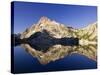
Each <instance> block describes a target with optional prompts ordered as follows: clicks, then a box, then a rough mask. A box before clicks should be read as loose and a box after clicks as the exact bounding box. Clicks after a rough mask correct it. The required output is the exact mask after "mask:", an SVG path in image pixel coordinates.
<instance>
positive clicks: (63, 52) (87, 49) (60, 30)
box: [20, 17, 97, 64]
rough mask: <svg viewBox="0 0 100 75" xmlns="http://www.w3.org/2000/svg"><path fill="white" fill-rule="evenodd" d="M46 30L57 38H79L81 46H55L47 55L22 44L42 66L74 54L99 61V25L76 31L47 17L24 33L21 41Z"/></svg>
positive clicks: (95, 24) (91, 25) (94, 24)
mask: <svg viewBox="0 0 100 75" xmlns="http://www.w3.org/2000/svg"><path fill="white" fill-rule="evenodd" d="M44 29H45V30H46V31H47V32H48V33H49V35H50V36H52V37H55V38H64V37H68V38H71V37H74V38H79V46H62V45H54V46H52V47H50V48H49V49H48V51H47V52H46V53H43V52H41V51H38V50H35V49H33V48H32V47H31V46H30V45H29V44H22V47H23V48H25V50H26V51H27V52H29V53H30V54H31V55H32V56H33V57H36V58H37V59H38V60H39V61H40V63H41V64H47V63H49V62H51V61H55V60H58V59H61V58H64V57H65V56H67V55H71V54H73V53H78V54H81V55H84V56H86V57H87V58H89V59H92V60H95V61H96V60H97V50H96V49H97V23H93V24H90V25H88V26H87V27H84V28H81V29H74V28H72V27H68V26H67V25H64V24H60V23H58V22H56V21H54V20H50V19H48V18H47V17H42V18H41V19H40V20H39V22H38V23H37V24H34V25H32V26H31V27H30V28H27V29H26V30H25V31H24V32H22V33H21V36H20V39H24V38H29V37H30V36H31V35H32V34H35V33H36V32H42V31H43V30H44Z"/></svg>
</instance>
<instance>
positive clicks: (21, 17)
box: [14, 2, 97, 33]
mask: <svg viewBox="0 0 100 75" xmlns="http://www.w3.org/2000/svg"><path fill="white" fill-rule="evenodd" d="M42 16H46V17H48V18H50V19H52V20H55V21H57V22H59V23H62V24H65V25H68V26H71V27H73V28H82V27H84V26H86V25H88V24H90V23H94V22H96V21H97V7H96V6H80V5H67V4H66V5H61V4H45V3H42V4H41V3H30V2H15V3H14V33H19V32H23V31H24V30H25V29H26V28H27V27H30V26H31V25H32V24H34V23H37V22H38V21H39V19H40V18H41V17H42Z"/></svg>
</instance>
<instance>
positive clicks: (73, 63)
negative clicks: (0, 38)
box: [14, 46, 97, 73]
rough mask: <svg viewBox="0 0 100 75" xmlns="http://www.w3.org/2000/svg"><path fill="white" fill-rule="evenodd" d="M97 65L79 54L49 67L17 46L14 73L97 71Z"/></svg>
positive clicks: (51, 63)
mask: <svg viewBox="0 0 100 75" xmlns="http://www.w3.org/2000/svg"><path fill="white" fill-rule="evenodd" d="M96 67H97V63H96V62H95V61H93V60H90V59H88V58H86V57H85V56H82V55H79V54H73V55H72V56H67V57H65V58H63V59H60V60H57V61H55V62H50V63H49V64H47V65H41V64H40V63H39V61H38V60H37V59H36V58H34V57H32V56H31V55H30V54H29V53H27V52H26V51H25V50H24V49H23V48H21V47H20V46H17V47H15V48H14V72H15V73H28V72H46V71H60V70H80V69H95V68H96Z"/></svg>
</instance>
